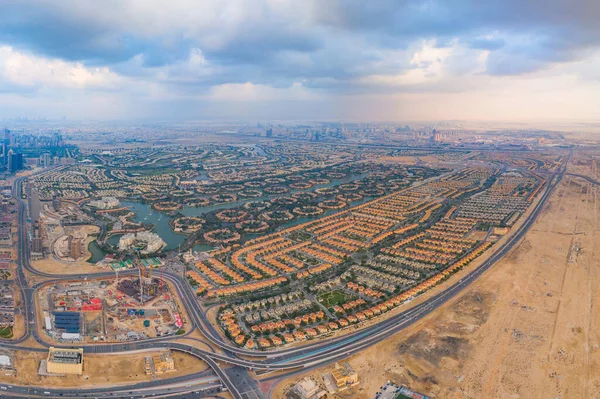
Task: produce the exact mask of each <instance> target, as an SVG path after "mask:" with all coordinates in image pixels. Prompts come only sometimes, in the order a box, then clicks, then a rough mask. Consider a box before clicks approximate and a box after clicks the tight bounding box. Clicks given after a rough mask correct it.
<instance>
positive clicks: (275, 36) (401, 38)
mask: <svg viewBox="0 0 600 399" xmlns="http://www.w3.org/2000/svg"><path fill="white" fill-rule="evenodd" d="M136 4H138V5H139V7H141V8H139V9H136V8H135V5H136ZM176 4H179V3H178V2H174V3H173V7H171V6H169V7H167V6H166V5H165V3H150V2H140V3H133V2H120V1H114V0H106V1H102V2H96V1H93V2H92V1H87V0H79V1H67V0H62V1H59V2H50V1H41V0H40V1H10V0H7V1H4V2H0V44H2V43H4V44H8V45H10V46H13V47H15V48H19V49H24V50H27V51H30V52H33V53H35V54H39V55H44V56H47V57H55V58H60V59H63V60H67V61H78V62H83V63H84V64H85V65H110V66H111V68H112V69H113V70H115V71H117V72H118V73H122V74H126V75H130V76H138V77H147V76H152V73H153V71H154V70H156V69H158V68H163V67H165V68H167V71H166V72H165V73H164V74H163V75H161V77H160V79H161V81H163V82H164V83H168V84H172V85H175V86H185V85H192V86H194V87H197V88H201V87H210V86H212V85H216V84H222V83H244V82H248V81H251V82H254V83H260V84H268V85H271V86H275V87H286V86H289V85H291V84H293V83H294V82H297V81H301V82H304V84H305V85H306V86H308V87H321V88H324V89H331V90H335V88H341V87H343V86H344V85H351V84H353V81H355V80H356V79H358V78H361V77H364V76H368V75H374V74H383V75H394V74H399V73H402V72H404V71H406V70H408V69H410V68H416V67H422V68H424V67H427V65H428V63H429V62H430V61H423V62H422V64H420V65H414V64H411V63H410V59H408V57H407V56H402V55H401V50H406V49H408V48H410V46H411V45H414V43H415V42H418V41H420V40H435V42H436V45H437V46H439V47H444V46H449V45H452V44H453V43H455V42H456V41H458V42H459V44H460V45H462V46H464V47H467V48H470V49H473V50H487V51H489V52H490V54H489V57H488V64H487V71H486V72H487V73H489V74H492V75H513V74H521V73H527V72H531V71H535V70H539V69H542V68H544V67H546V66H548V65H550V64H552V63H556V62H567V61H571V60H577V59H579V58H580V57H582V56H583V55H584V54H585V53H586V51H588V50H589V49H592V48H597V47H598V46H600V27H599V26H600V25H599V24H598V23H597V17H598V15H600V1H597V0H581V1H577V2H576V3H573V2H570V1H567V0H563V1H559V0H527V1H523V0H490V1H473V0H446V1H443V0H425V1H411V0H401V1H399V0H377V1H375V0H348V1H346V0H327V1H317V0H307V1H306V2H290V3H289V5H290V8H291V7H295V8H297V9H293V10H286V9H285V7H283V9H277V8H274V7H270V6H268V5H267V3H262V2H259V1H258V0H257V1H256V2H250V3H245V6H246V7H242V5H244V3H239V4H238V6H239V7H235V6H232V7H229V8H228V9H225V8H226V7H223V8H224V10H222V11H221V10H219V12H215V13H214V17H213V14H210V18H201V17H202V16H203V15H208V13H209V11H210V10H208V7H209V5H208V4H205V3H202V2H190V3H188V5H187V7H188V8H189V14H190V15H189V18H188V16H187V15H186V12H185V11H186V8H185V6H183V14H182V13H179V14H178V13H177V12H175V11H173V10H174V9H175V8H176V7H175V5H176ZM144 8H145V10H144ZM148 8H152V10H151V11H154V12H142V11H148ZM179 9H181V7H180V8H179ZM192 49H199V50H201V51H202V55H203V57H204V58H205V59H206V62H207V64H208V65H209V66H210V67H205V66H195V67H190V68H187V69H186V68H184V67H176V65H178V64H182V63H185V62H186V61H187V60H188V58H189V56H190V52H191V51H192ZM455 65H458V64H456V63H455ZM455 70H457V71H459V72H461V73H462V71H465V70H468V68H465V67H464V65H459V66H457V67H456V68H455ZM360 87H362V86H360Z"/></svg>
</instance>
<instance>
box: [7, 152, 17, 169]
mask: <svg viewBox="0 0 600 399" xmlns="http://www.w3.org/2000/svg"><path fill="white" fill-rule="evenodd" d="M14 154H15V153H14V151H13V150H12V148H11V149H10V150H8V154H7V161H6V162H7V163H6V167H7V169H8V171H9V172H14V169H15V166H14V164H13V162H14V160H13V155H14Z"/></svg>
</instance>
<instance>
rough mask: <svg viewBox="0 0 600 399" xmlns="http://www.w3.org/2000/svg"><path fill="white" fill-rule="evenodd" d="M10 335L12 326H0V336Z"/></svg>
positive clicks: (6, 336) (11, 334)
mask: <svg viewBox="0 0 600 399" xmlns="http://www.w3.org/2000/svg"><path fill="white" fill-rule="evenodd" d="M12 336H13V328H12V326H6V327H0V337H1V338H12Z"/></svg>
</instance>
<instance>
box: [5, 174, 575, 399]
mask: <svg viewBox="0 0 600 399" xmlns="http://www.w3.org/2000/svg"><path fill="white" fill-rule="evenodd" d="M564 174H565V170H564V167H563V168H562V169H561V171H559V172H557V173H554V174H553V175H552V176H551V177H550V178H549V184H547V186H546V189H545V191H544V192H543V194H542V196H541V197H540V199H539V200H538V202H537V203H536V205H535V207H534V209H533V210H532V211H531V212H530V214H529V215H528V216H527V218H526V219H525V220H524V221H523V223H522V224H521V226H520V227H519V228H518V230H517V231H516V232H514V233H513V234H512V235H511V236H510V237H509V238H508V240H507V241H506V242H505V243H504V245H503V246H501V247H500V248H499V249H497V250H496V251H495V252H494V253H493V254H492V255H491V256H490V257H489V258H488V259H487V260H486V261H485V262H483V263H482V264H481V265H479V266H478V267H476V268H475V269H473V270H472V271H471V272H470V273H469V274H467V275H466V276H465V277H463V278H462V279H461V280H459V281H457V282H455V283H454V284H452V285H451V286H450V287H448V288H447V289H446V290H444V291H442V292H440V293H438V294H436V295H434V296H432V297H431V298H429V299H427V300H425V301H423V302H422V303H420V304H418V305H415V306H414V307H412V308H410V309H408V310H405V311H403V312H399V313H397V314H395V315H393V316H390V317H388V318H386V319H383V320H382V321H380V322H379V323H377V324H374V325H372V326H369V327H365V328H363V329H360V330H357V331H355V332H352V333H348V334H346V335H344V336H341V337H338V338H333V339H329V340H320V341H317V342H315V343H312V344H309V345H305V346H302V347H296V348H289V349H280V350H273V351H269V352H261V351H256V350H248V349H244V348H239V347H237V346H234V345H231V344H229V343H228V342H225V340H224V339H223V338H222V337H221V335H220V334H219V333H218V332H217V331H216V330H215V328H214V326H213V325H212V324H211V323H210V322H209V321H208V318H207V316H206V314H205V312H204V311H203V309H202V308H201V307H200V305H199V303H198V300H197V298H196V296H195V294H194V293H193V292H192V290H191V289H189V287H188V284H187V282H186V281H185V280H184V279H183V278H182V277H181V276H180V275H176V274H174V273H171V272H168V271H163V272H162V275H163V278H165V279H167V280H168V281H169V282H171V283H172V284H173V286H174V287H175V289H176V290H177V293H178V294H179V296H180V298H181V301H182V303H183V304H184V307H185V308H186V313H187V314H188V316H189V321H188V324H189V325H190V328H189V329H188V331H187V333H188V334H189V333H190V332H191V331H193V329H196V328H197V329H198V330H200V332H201V333H202V334H203V336H204V337H206V339H207V340H208V341H210V342H211V343H212V344H214V345H215V346H217V347H218V348H220V351H207V350H203V349H199V348H196V347H193V346H190V345H185V344H182V343H179V342H175V340H176V339H177V338H180V337H163V338H160V339H155V340H147V341H138V342H127V343H119V344H97V345H86V346H84V350H85V352H86V353H118V352H128V351H135V350H145V349H158V348H169V349H171V350H176V351H182V352H186V353H189V354H191V355H193V356H196V357H197V358H199V359H201V360H203V361H205V362H206V363H207V364H208V365H209V366H210V367H211V368H212V370H213V372H214V373H215V374H216V375H217V376H218V378H219V379H220V380H221V381H222V384H223V385H224V386H225V387H226V388H227V390H228V391H230V393H231V394H232V396H233V397H234V398H244V397H246V396H245V394H244V393H243V392H240V391H239V389H238V388H239V387H236V384H234V383H233V381H232V379H231V377H230V376H229V375H228V373H226V372H225V371H224V370H223V369H222V368H221V367H220V365H219V364H218V363H217V362H221V363H225V364H230V365H234V366H240V367H243V368H246V369H249V370H257V371H262V372H266V373H267V375H266V376H265V377H263V378H262V379H263V380H269V379H274V378H282V377H284V376H289V375H291V374H294V373H297V372H299V371H303V370H306V369H312V368H315V367H319V366H321V365H324V364H327V363H330V362H333V361H336V360H339V359H342V358H345V357H347V356H350V355H353V354H355V353H358V352H360V351H362V350H364V349H365V348H367V347H369V346H372V345H374V344H376V343H378V342H381V341H382V340H385V339H387V338H389V337H390V336H392V335H394V334H396V333H398V332H399V331H401V330H403V329H404V328H406V327H408V326H410V325H411V324H413V323H415V322H417V321H418V320H420V319H422V318H423V317H425V316H427V315H428V314H430V313H431V312H433V311H435V310H436V309H437V308H438V307H439V306H441V305H443V304H444V303H446V302H448V301H449V300H451V299H452V298H453V297H455V296H456V295H457V294H458V293H460V292H462V291H463V290H464V289H465V288H467V287H468V286H469V285H470V284H471V283H472V282H473V281H474V280H476V279H477V278H478V277H479V276H481V275H482V274H483V273H485V272H486V271H487V270H488V269H489V268H490V267H492V266H493V265H494V264H495V263H496V262H497V261H499V260H500V259H501V258H502V257H503V256H505V255H506V254H507V253H508V252H509V251H510V250H511V249H512V248H514V246H515V245H516V244H517V243H518V242H519V241H520V240H521V239H522V238H523V236H524V235H525V234H526V232H527V231H528V229H529V228H530V227H531V225H532V224H533V222H534V221H535V219H536V218H537V216H538V215H539V213H540V212H541V211H542V209H543V207H544V205H545V203H546V202H547V200H548V198H549V197H550V195H551V193H552V192H553V190H554V188H555V187H556V185H557V184H558V183H559V182H560V180H561V179H562V178H563V176H564ZM21 180H22V178H19V179H17V180H16V181H15V184H14V190H13V194H14V196H15V197H16V198H17V200H18V202H19V215H18V217H19V232H18V236H19V245H18V256H19V259H18V267H17V277H16V280H17V282H18V284H19V287H20V290H21V293H22V298H23V309H22V310H23V314H24V315H25V319H26V323H25V324H26V331H25V334H24V336H23V337H21V338H19V339H15V340H3V341H1V342H2V346H4V347H8V348H11V349H20V350H31V351H40V352H42V351H43V352H46V351H47V349H45V348H46V347H48V346H50V344H49V343H47V342H46V341H45V340H44V339H43V337H41V336H40V335H39V334H38V329H37V328H36V315H35V308H34V304H35V302H34V295H35V292H36V290H37V289H38V288H39V287H40V286H41V284H37V285H35V286H32V287H30V286H29V285H28V281H27V279H26V276H25V272H24V271H25V270H26V271H28V272H30V273H32V274H34V275H37V276H40V277H45V278H48V279H50V281H51V280H56V281H59V280H62V281H64V280H65V279H66V278H65V276H64V275H56V274H49V273H42V272H40V271H38V270H36V269H35V268H33V267H32V266H31V264H30V262H29V259H30V256H29V251H30V249H29V239H28V229H27V207H26V205H25V203H24V201H23V200H22V198H21V191H20V190H21V184H20V182H21ZM127 274H135V271H131V272H130V273H127V272H125V273H122V275H127ZM112 276H114V274H113V273H112V272H106V273H96V274H79V275H70V276H68V279H69V280H71V279H73V280H76V279H83V278H88V279H94V278H99V277H112ZM31 337H33V339H35V341H37V342H38V343H40V344H41V345H42V346H43V347H42V348H37V347H29V346H26V345H24V343H25V341H27V340H28V339H29V338H31ZM54 346H59V345H54ZM239 356H243V357H244V358H240V357H239ZM276 370H278V371H283V373H279V374H278V375H275V376H272V375H269V374H268V373H269V372H270V371H276ZM200 378H201V377H200V376H198V375H191V376H185V377H179V378H172V379H166V380H163V381H152V382H148V383H144V384H149V385H147V386H146V385H144V386H143V388H144V389H145V390H146V391H145V393H143V394H140V395H144V394H146V395H150V396H151V395H153V394H155V395H165V394H166V392H165V391H164V388H163V387H164V386H167V385H171V384H174V383H177V382H182V381H196V380H199V379H200ZM211 384H214V382H211ZM196 385H198V384H195V385H193V386H190V388H189V389H188V392H193V391H194V389H195V388H196ZM184 388H185V387H184ZM213 388H214V387H213ZM114 389H116V388H112V390H111V391H110V392H116V391H114ZM118 389H119V390H120V391H119V392H128V394H129V392H132V393H133V394H132V396H133V397H137V396H134V395H137V394H136V392H138V391H139V389H140V384H134V385H131V386H127V387H119V388H118ZM25 390H27V394H28V395H32V396H36V395H37V396H47V395H45V394H44V393H43V389H42V388H37V390H38V391H40V392H38V394H35V393H32V392H31V388H30V387H17V386H13V387H12V388H11V392H13V393H17V392H18V393H24V392H25ZM178 392H184V391H183V390H182V391H178ZM206 392H208V391H206ZM105 393H108V392H107V391H106V390H103V389H101V388H98V389H91V390H77V391H75V390H65V391H57V392H52V395H53V396H54V395H55V394H57V395H59V396H60V394H63V395H64V396H65V397H82V396H88V395H89V396H94V395H102V394H105ZM200 394H201V393H199V394H197V395H200ZM197 397H198V396H197Z"/></svg>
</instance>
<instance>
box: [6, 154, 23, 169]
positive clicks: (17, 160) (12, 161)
mask: <svg viewBox="0 0 600 399" xmlns="http://www.w3.org/2000/svg"><path fill="white" fill-rule="evenodd" d="M7 168H8V171H9V172H11V173H15V172H16V171H19V170H21V169H23V154H21V153H16V152H14V151H13V150H12V148H11V149H10V150H8V165H7Z"/></svg>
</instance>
